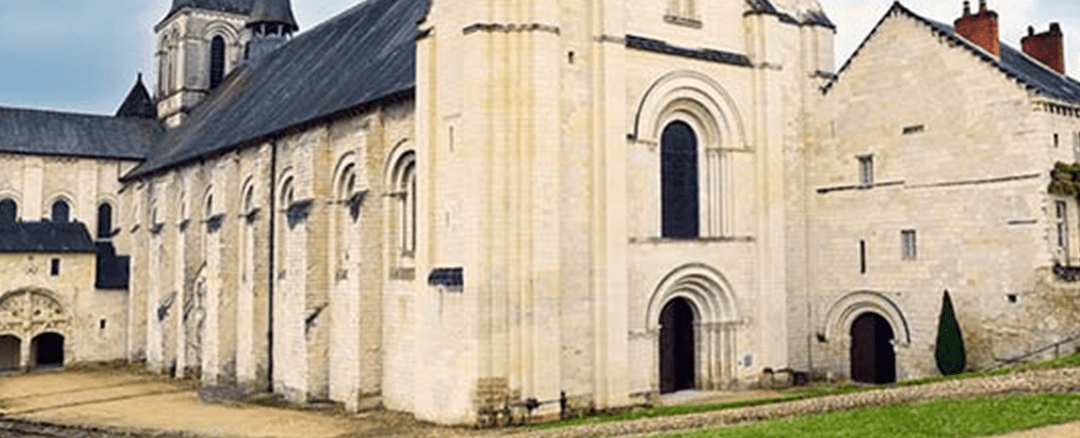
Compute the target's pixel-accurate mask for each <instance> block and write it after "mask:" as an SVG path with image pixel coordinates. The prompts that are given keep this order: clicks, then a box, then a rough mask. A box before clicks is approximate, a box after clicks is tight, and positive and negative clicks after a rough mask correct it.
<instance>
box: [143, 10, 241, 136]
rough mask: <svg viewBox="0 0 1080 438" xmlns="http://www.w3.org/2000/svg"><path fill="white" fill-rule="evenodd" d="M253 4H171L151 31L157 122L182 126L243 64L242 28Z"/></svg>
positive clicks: (170, 125)
mask: <svg viewBox="0 0 1080 438" xmlns="http://www.w3.org/2000/svg"><path fill="white" fill-rule="evenodd" d="M256 1H257V0H173V2H172V7H171V8H170V9H169V13H168V14H166V15H165V18H164V19H162V20H161V22H160V23H158V24H157V25H156V26H154V33H155V35H156V37H157V53H156V58H157V75H156V76H157V79H156V82H155V84H154V96H155V101H156V102H157V114H158V119H160V120H162V121H163V122H164V123H165V124H166V126H169V127H176V126H178V125H180V124H181V123H183V121H184V118H185V117H186V115H187V114H188V113H190V112H191V110H192V109H193V108H194V107H195V106H196V105H198V104H199V102H200V101H202V99H203V98H205V97H206V95H207V94H209V93H210V92H212V91H213V89H214V88H216V87H217V86H219V85H220V84H221V83H222V81H223V80H224V79H225V78H226V77H227V76H228V74H229V72H231V71H232V70H233V69H234V68H236V67H237V66H239V65H240V64H241V63H242V62H243V59H244V48H245V46H246V44H247V41H248V40H249V39H250V36H249V35H248V34H247V32H245V28H244V26H245V24H247V21H248V18H249V16H250V15H251V13H252V9H253V6H254V3H255V2H256Z"/></svg>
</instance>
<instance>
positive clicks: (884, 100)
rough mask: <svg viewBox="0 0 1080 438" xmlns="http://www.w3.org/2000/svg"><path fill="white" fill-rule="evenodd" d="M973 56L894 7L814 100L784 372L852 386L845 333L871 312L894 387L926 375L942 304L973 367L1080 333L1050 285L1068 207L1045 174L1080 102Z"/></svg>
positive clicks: (1064, 297) (1064, 253)
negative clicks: (800, 260) (887, 332)
mask: <svg viewBox="0 0 1080 438" xmlns="http://www.w3.org/2000/svg"><path fill="white" fill-rule="evenodd" d="M994 17H996V15H995V16H994ZM995 19H996V18H995ZM994 24H995V26H996V23H994ZM993 30H994V32H995V35H996V27H995V28H994V29H993ZM995 42H996V39H995ZM973 51H974V53H973ZM980 53H983V52H981V49H978V48H976V49H970V48H968V46H965V45H962V44H957V43H952V42H950V41H949V40H947V39H945V38H943V37H942V36H941V35H940V34H935V30H934V29H933V28H932V26H931V25H930V24H929V23H928V22H927V21H925V20H922V19H920V18H918V17H915V16H913V15H912V14H911V13H910V12H908V11H906V10H905V9H903V8H902V7H894V8H893V10H891V11H890V12H889V14H888V15H887V16H886V18H885V19H884V20H883V21H882V23H881V24H880V25H879V26H878V27H877V28H876V29H875V30H874V31H873V33H872V34H871V36H870V37H869V38H868V39H867V40H866V42H865V43H864V44H863V46H862V47H861V48H860V49H859V53H858V54H856V55H855V56H854V57H853V58H852V60H851V61H850V62H849V63H848V65H847V66H846V67H845V69H844V70H843V71H842V72H840V74H839V77H838V79H837V80H836V81H835V82H834V83H832V84H831V85H830V87H829V88H828V89H827V90H826V92H825V93H824V94H823V95H822V96H821V97H819V98H817V99H818V101H819V102H820V106H819V115H820V117H816V118H815V119H814V125H813V128H811V129H810V131H811V134H810V137H809V141H808V142H807V144H806V148H807V150H806V152H805V154H804V155H805V157H807V165H806V175H805V178H806V190H805V194H806V195H805V196H806V201H805V209H806V210H805V211H806V217H805V220H806V229H807V230H808V234H807V239H808V241H807V242H806V248H809V252H810V254H812V257H809V258H808V259H807V265H806V266H807V269H806V271H805V272H806V276H807V277H806V286H805V288H802V290H800V291H798V292H795V293H792V294H791V295H790V296H789V313H788V321H789V329H790V330H791V331H792V333H793V335H792V336H791V337H790V338H789V344H788V345H789V349H790V352H791V353H790V357H791V366H792V367H793V368H796V369H812V370H813V371H814V372H815V373H816V374H818V375H821V376H830V377H834V378H848V377H850V373H851V372H852V371H851V370H852V366H851V363H850V357H851V356H850V351H851V348H852V347H851V343H852V341H851V339H852V338H851V336H852V333H851V330H852V324H853V322H854V321H855V319H856V318H857V317H859V316H860V315H862V314H866V313H873V314H877V315H880V316H881V317H883V318H884V319H885V320H886V321H887V322H888V324H889V325H890V327H891V330H892V332H893V334H894V340H893V348H894V350H895V355H896V369H897V377H898V378H900V379H904V378H910V377H919V376H927V375H933V374H936V373H937V372H938V371H937V368H936V365H935V361H934V348H935V339H936V335H937V324H938V316H939V314H940V312H941V300H942V295H943V293H944V292H945V291H948V292H949V293H950V294H951V296H952V300H953V302H954V306H955V309H956V313H957V318H958V320H959V322H960V326H961V330H962V333H963V335H964V341H965V343H966V346H967V357H968V360H967V364H968V367H969V368H983V367H987V366H992V365H995V364H998V363H1000V361H1001V360H1004V359H1011V358H1015V357H1017V356H1021V355H1023V354H1025V353H1027V352H1030V351H1033V350H1036V349H1039V348H1042V347H1046V346H1048V345H1051V344H1053V343H1055V342H1057V341H1060V340H1064V339H1067V338H1069V337H1071V336H1076V335H1077V334H1080V325H1078V323H1080V320H1078V318H1080V313H1077V312H1076V309H1075V306H1073V305H1071V304H1068V303H1069V302H1070V300H1071V298H1070V297H1073V296H1075V287H1074V286H1070V285H1068V284H1067V283H1065V282H1064V281H1063V280H1062V279H1060V278H1058V277H1057V276H1055V275H1052V274H1051V268H1052V267H1053V266H1054V265H1055V264H1056V263H1058V264H1062V265H1068V264H1070V261H1072V260H1075V258H1076V256H1077V251H1076V249H1077V248H1076V247H1077V243H1076V242H1077V240H1076V238H1077V236H1076V233H1077V232H1078V231H1077V230H1076V220H1075V218H1076V217H1077V216H1076V214H1077V213H1078V212H1077V210H1076V200H1075V199H1074V198H1067V197H1062V196H1056V195H1052V194H1049V193H1048V192H1047V187H1048V186H1049V183H1050V170H1051V169H1053V168H1054V165H1055V163H1056V162H1066V163H1072V162H1075V161H1076V159H1077V156H1076V151H1077V149H1076V148H1077V147H1080V138H1078V133H1080V120H1078V119H1077V118H1076V117H1075V114H1076V113H1075V109H1074V106H1075V104H1065V106H1062V103H1061V102H1060V101H1059V100H1055V99H1050V98H1047V97H1044V96H1042V95H1039V94H1037V93H1035V92H1034V91H1032V90H1031V89H1030V88H1027V87H1025V85H1024V84H1023V83H1018V82H1017V80H1016V79H1015V78H1011V77H1009V76H1007V75H1005V74H1002V71H1001V70H1000V69H999V68H998V67H997V66H995V65H994V64H992V63H991V62H987V60H986V59H984V58H980V56H979V54H980ZM983 56H986V55H983ZM1002 56H1007V55H1002ZM991 59H993V60H995V61H996V60H999V59H1001V58H991ZM867 159H869V162H870V165H871V166H872V176H871V179H872V180H870V181H867V180H866V179H865V176H861V174H862V173H865V172H864V171H862V170H861V168H860V166H861V164H862V163H865V162H866V161H865V160H867ZM861 178H863V179H861ZM1057 202H1062V203H1064V204H1063V205H1064V206H1066V207H1067V208H1066V210H1065V212H1064V216H1065V217H1064V218H1061V219H1060V220H1061V221H1064V222H1065V224H1064V225H1065V228H1064V231H1065V236H1064V240H1063V242H1064V244H1063V245H1060V246H1059V245H1058V244H1057V243H1056V242H1057V236H1058V230H1057V228H1056V227H1057V223H1058V221H1059V219H1058V216H1057V214H1058V213H1057V209H1056V203H1057ZM905 233H908V235H909V236H914V244H913V247H912V248H910V250H911V252H910V253H906V252H905V249H906V248H905V244H904V242H903V240H904V234H905ZM860 244H862V245H864V248H865V256H864V257H861V256H860ZM800 251H802V250H801V249H799V248H791V252H793V253H798V252H800ZM860 258H863V261H860ZM1064 348H1072V345H1071V344H1069V345H1067V346H1065V347H1064ZM1059 350H1060V349H1059ZM1071 351H1072V350H1068V352H1071Z"/></svg>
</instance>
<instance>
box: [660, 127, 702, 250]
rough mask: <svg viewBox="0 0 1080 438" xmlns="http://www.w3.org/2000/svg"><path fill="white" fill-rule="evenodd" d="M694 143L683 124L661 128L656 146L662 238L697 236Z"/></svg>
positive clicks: (690, 132)
mask: <svg viewBox="0 0 1080 438" xmlns="http://www.w3.org/2000/svg"><path fill="white" fill-rule="evenodd" d="M697 143H698V142H697V135H696V134H695V133H694V130H693V129H692V128H690V125H687V124H686V123H684V122H678V121H677V122H673V123H671V124H669V125H668V126H667V127H666V128H664V134H663V137H662V139H661V146H660V149H661V151H660V173H661V176H660V179H661V199H662V200H663V205H662V206H661V208H662V209H663V210H662V215H663V237H668V238H676V239H690V238H695V237H698V236H699V230H700V228H699V218H698V215H699V209H698V205H699V199H698V150H697V148H698V145H697Z"/></svg>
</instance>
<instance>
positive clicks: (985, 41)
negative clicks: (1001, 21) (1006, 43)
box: [955, 0, 1001, 56]
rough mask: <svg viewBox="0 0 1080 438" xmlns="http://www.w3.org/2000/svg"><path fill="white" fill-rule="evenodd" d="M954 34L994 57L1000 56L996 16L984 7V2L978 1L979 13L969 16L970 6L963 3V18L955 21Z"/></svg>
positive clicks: (967, 3) (995, 13) (983, 0)
mask: <svg viewBox="0 0 1080 438" xmlns="http://www.w3.org/2000/svg"><path fill="white" fill-rule="evenodd" d="M955 26H956V33H957V34H958V35H960V36H962V37H964V38H966V39H967V40H968V41H971V42H973V43H975V44H977V45H978V46H979V47H982V48H983V49H986V51H987V52H990V53H992V54H993V55H994V56H1001V42H1000V41H999V39H998V38H999V37H998V14H997V12H994V11H991V10H989V9H987V7H986V0H979V13H977V14H974V15H973V14H971V4H970V3H969V2H967V1H965V2H964V16H962V17H960V18H959V19H957V20H956V23H955Z"/></svg>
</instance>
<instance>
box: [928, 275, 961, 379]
mask: <svg viewBox="0 0 1080 438" xmlns="http://www.w3.org/2000/svg"><path fill="white" fill-rule="evenodd" d="M935 345H936V346H935V348H934V358H935V359H937V367H938V370H939V371H941V374H944V375H946V376H951V375H953V374H960V373H962V372H963V371H964V366H965V365H967V356H966V354H965V352H964V337H963V336H962V335H961V334H960V324H959V323H958V322H957V321H956V312H954V311H953V305H952V299H951V298H949V291H945V297H944V298H942V303H941V318H940V319H938V331H937V344H935Z"/></svg>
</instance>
